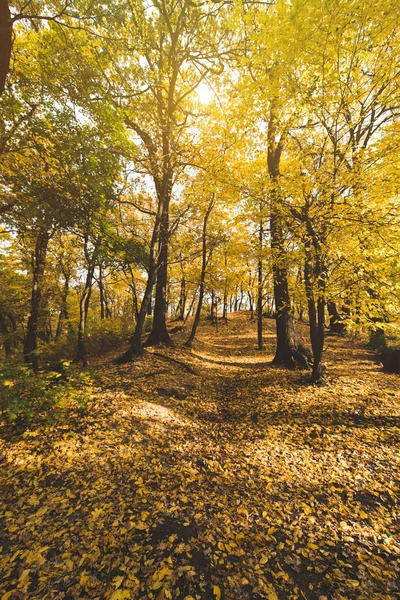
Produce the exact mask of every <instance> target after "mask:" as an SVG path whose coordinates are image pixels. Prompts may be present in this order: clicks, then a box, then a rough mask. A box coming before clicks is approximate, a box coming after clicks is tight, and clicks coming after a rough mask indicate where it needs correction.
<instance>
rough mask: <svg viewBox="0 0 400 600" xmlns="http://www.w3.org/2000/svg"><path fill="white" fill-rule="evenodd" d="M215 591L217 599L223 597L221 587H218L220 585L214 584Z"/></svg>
mask: <svg viewBox="0 0 400 600" xmlns="http://www.w3.org/2000/svg"><path fill="white" fill-rule="evenodd" d="M213 592H214V598H215V599H216V600H220V598H221V589H220V588H219V587H218V585H214V587H213Z"/></svg>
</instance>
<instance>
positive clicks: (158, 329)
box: [145, 179, 172, 346]
mask: <svg viewBox="0 0 400 600" xmlns="http://www.w3.org/2000/svg"><path fill="white" fill-rule="evenodd" d="M165 185H166V186H167V188H166V189H165V191H164V190H163V191H162V192H161V194H162V196H163V198H162V204H163V210H162V215H161V223H160V238H159V253H158V264H157V282H156V292H155V304H154V315H153V323H152V328H151V332H150V335H149V337H148V338H147V340H146V344H145V345H146V346H155V345H157V344H168V345H171V344H172V340H171V338H170V336H169V333H168V329H167V321H166V316H167V280H168V244H169V202H170V193H171V182H170V181H169V180H168V179H167V181H166V183H165Z"/></svg>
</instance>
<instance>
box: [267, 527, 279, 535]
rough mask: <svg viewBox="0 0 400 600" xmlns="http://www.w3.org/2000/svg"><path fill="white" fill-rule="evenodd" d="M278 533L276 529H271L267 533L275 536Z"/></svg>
mask: <svg viewBox="0 0 400 600" xmlns="http://www.w3.org/2000/svg"><path fill="white" fill-rule="evenodd" d="M275 531H277V529H276V527H270V528H269V529H268V531H267V533H268V535H273V534H274V533H275Z"/></svg>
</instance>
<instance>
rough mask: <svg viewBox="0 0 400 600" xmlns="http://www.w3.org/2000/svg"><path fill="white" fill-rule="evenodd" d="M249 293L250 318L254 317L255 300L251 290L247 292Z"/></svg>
mask: <svg viewBox="0 0 400 600" xmlns="http://www.w3.org/2000/svg"><path fill="white" fill-rule="evenodd" d="M247 295H248V297H249V306H250V319H253V318H254V302H253V296H252V293H251V292H250V290H249V291H248V292H247Z"/></svg>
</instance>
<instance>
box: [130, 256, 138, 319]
mask: <svg viewBox="0 0 400 600" xmlns="http://www.w3.org/2000/svg"><path fill="white" fill-rule="evenodd" d="M128 269H129V273H130V276H131V286H130V287H131V290H132V306H133V317H134V319H135V322H136V323H137V322H138V319H139V308H138V298H137V291H136V281H135V276H134V274H133V270H132V267H131V265H130V264H128Z"/></svg>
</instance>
